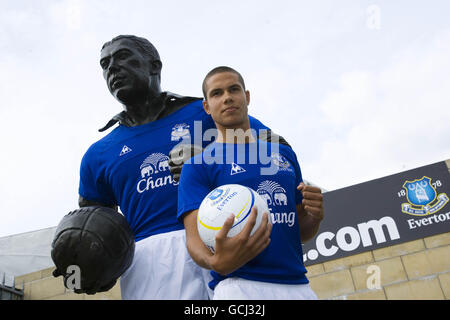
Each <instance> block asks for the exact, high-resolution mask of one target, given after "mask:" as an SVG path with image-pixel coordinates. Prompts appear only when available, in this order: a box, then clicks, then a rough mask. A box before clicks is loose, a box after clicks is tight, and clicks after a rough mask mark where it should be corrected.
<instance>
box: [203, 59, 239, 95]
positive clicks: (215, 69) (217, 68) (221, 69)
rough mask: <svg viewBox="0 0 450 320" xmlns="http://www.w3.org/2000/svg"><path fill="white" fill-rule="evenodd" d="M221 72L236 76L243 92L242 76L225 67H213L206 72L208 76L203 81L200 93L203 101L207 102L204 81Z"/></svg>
mask: <svg viewBox="0 0 450 320" xmlns="http://www.w3.org/2000/svg"><path fill="white" fill-rule="evenodd" d="M222 72H232V73H234V74H236V75H237V76H238V79H239V82H240V83H241V84H242V88H243V89H244V90H245V83H244V78H242V76H241V74H240V73H239V72H237V71H236V70H234V69H233V68H230V67H227V66H220V67H215V68H214V69H212V70H211V71H210V72H208V74H207V75H206V76H205V79H204V80H203V84H202V91H203V96H204V97H205V100H208V99H207V97H206V93H207V92H206V81H207V80H208V79H209V78H210V77H212V76H213V75H215V74H217V73H222Z"/></svg>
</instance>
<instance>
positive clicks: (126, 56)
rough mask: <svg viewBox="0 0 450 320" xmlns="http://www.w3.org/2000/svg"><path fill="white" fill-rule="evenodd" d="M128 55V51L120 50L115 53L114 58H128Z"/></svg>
mask: <svg viewBox="0 0 450 320" xmlns="http://www.w3.org/2000/svg"><path fill="white" fill-rule="evenodd" d="M128 56H129V54H128V52H125V51H122V52H119V53H118V54H117V55H116V58H117V59H121V60H123V59H126V58H128Z"/></svg>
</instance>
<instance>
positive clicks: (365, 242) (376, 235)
mask: <svg viewBox="0 0 450 320" xmlns="http://www.w3.org/2000/svg"><path fill="white" fill-rule="evenodd" d="M386 236H388V237H386ZM397 239H400V234H399V232H398V228H397V224H396V223H395V220H394V219H393V218H392V217H389V216H385V217H382V218H381V219H379V220H370V221H367V222H361V223H358V224H357V225H356V227H354V226H345V227H342V228H340V229H339V230H338V231H337V232H336V233H333V232H330V231H326V232H322V233H320V234H318V235H317V237H316V238H315V241H316V243H315V245H316V248H315V249H310V250H309V251H308V252H306V253H304V254H303V262H305V261H307V260H316V259H317V258H319V257H320V256H324V257H331V256H333V255H335V254H336V253H337V252H338V251H339V250H342V251H347V252H349V251H355V250H357V249H358V248H360V247H361V246H362V247H364V248H367V247H371V246H374V245H377V244H380V243H385V242H388V241H394V240H397Z"/></svg>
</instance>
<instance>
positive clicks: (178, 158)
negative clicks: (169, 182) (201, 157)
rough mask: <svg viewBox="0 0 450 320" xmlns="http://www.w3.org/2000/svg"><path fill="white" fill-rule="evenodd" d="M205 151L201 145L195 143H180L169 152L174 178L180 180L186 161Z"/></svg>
mask: <svg viewBox="0 0 450 320" xmlns="http://www.w3.org/2000/svg"><path fill="white" fill-rule="evenodd" d="M202 151H203V149H202V147H201V146H197V145H195V144H187V143H180V144H177V145H176V146H175V147H174V148H173V149H172V150H170V152H169V169H170V173H171V174H172V176H173V180H175V181H177V182H178V181H179V180H180V175H181V169H182V167H183V165H184V163H185V162H186V161H187V160H188V159H190V158H192V157H193V156H195V155H197V154H199V153H201V152H202Z"/></svg>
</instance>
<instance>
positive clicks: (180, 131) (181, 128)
mask: <svg viewBox="0 0 450 320" xmlns="http://www.w3.org/2000/svg"><path fill="white" fill-rule="evenodd" d="M190 136H191V134H190V133H189V125H187V124H186V123H179V124H176V125H174V126H173V128H172V133H171V140H172V141H179V140H180V139H182V138H190Z"/></svg>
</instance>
